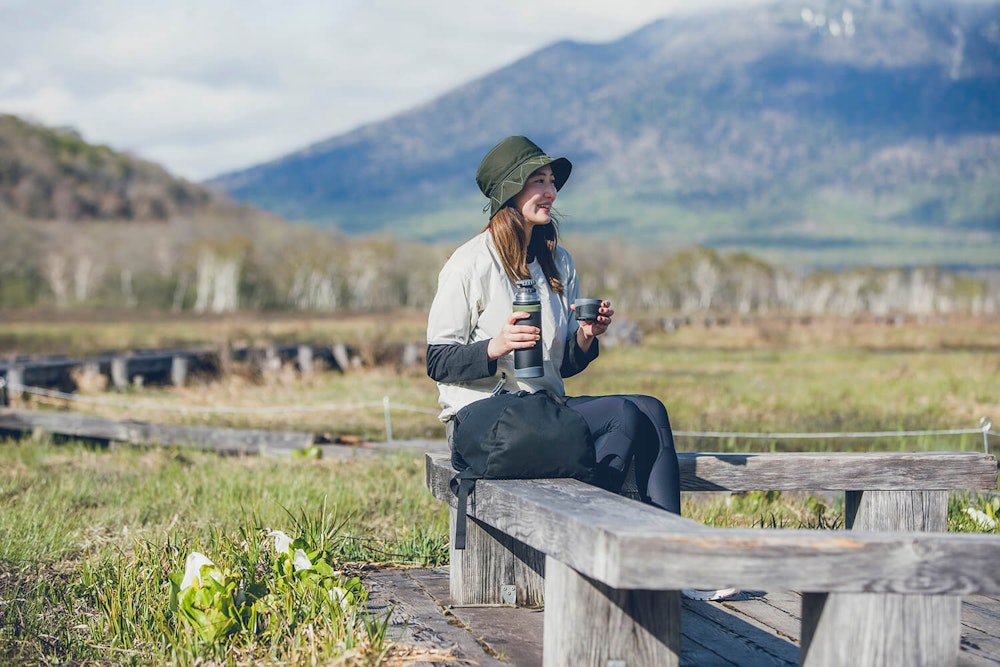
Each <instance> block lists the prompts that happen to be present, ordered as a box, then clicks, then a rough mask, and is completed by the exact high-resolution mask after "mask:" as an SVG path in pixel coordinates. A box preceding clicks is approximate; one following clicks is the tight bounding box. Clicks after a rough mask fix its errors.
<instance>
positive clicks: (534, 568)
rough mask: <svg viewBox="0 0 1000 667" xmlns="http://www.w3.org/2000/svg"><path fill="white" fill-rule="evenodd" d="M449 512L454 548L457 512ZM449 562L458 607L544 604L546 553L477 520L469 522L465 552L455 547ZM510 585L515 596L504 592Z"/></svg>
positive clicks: (532, 605)
mask: <svg viewBox="0 0 1000 667" xmlns="http://www.w3.org/2000/svg"><path fill="white" fill-rule="evenodd" d="M449 512H450V521H449V525H450V531H451V532H450V536H451V544H453V545H454V544H455V523H456V515H457V510H455V509H454V508H450V510H449ZM450 562H451V597H452V599H454V600H455V602H456V603H457V604H466V605H468V604H514V603H516V604H517V605H519V606H524V607H535V606H541V605H542V604H544V596H545V554H543V553H540V552H538V551H536V550H535V549H532V548H531V547H529V546H528V545H526V544H523V543H521V542H518V541H517V540H515V539H514V538H512V537H510V536H509V535H504V534H503V533H501V532H500V531H498V530H496V529H495V528H491V527H490V526H485V525H483V524H481V523H479V522H478V521H477V520H475V519H469V520H468V521H467V522H466V536H465V549H455V548H454V547H452V548H451V561H450ZM508 586H509V587H511V589H510V590H511V591H512V592H513V595H511V593H510V592H507V591H505V590H504V587H508Z"/></svg>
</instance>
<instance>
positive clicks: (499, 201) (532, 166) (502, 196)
mask: <svg viewBox="0 0 1000 667" xmlns="http://www.w3.org/2000/svg"><path fill="white" fill-rule="evenodd" d="M546 165H549V166H551V168H552V175H553V176H554V177H555V181H556V183H555V185H556V191H559V190H562V186H564V185H565V184H566V181H567V180H569V175H570V172H572V171H573V164H572V163H571V162H570V161H569V160H567V159H566V158H564V157H559V158H551V157H549V156H548V155H536V156H535V157H532V158H529V159H528V160H525V161H524V162H522V163H521V164H519V165H518V166H517V167H515V168H514V170H513V171H511V173H510V174H509V175H508V176H507V177H506V178H505V179H504V180H503V182H502V183H501V184H500V187H499V188H498V192H497V196H494V197H491V198H490V217H491V218H492V217H493V216H494V215H496V213H497V211H499V210H500V209H501V208H503V207H504V206H505V205H506V204H507V202H509V201H510V200H511V199H512V198H513V197H514V196H515V195H517V193H518V192H520V191H521V190H522V189H524V184H525V182H527V180H528V177H530V176H531V175H532V174H533V173H534V172H536V171H537V170H539V169H541V168H542V167H544V166H546Z"/></svg>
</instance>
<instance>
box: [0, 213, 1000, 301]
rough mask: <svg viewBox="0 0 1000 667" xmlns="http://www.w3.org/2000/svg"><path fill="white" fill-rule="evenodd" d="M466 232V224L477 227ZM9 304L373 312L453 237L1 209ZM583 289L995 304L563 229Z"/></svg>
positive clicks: (949, 279)
mask: <svg viewBox="0 0 1000 667" xmlns="http://www.w3.org/2000/svg"><path fill="white" fill-rule="evenodd" d="M470 234H471V233H470ZM0 235H2V237H3V252H2V253H0V309H14V308H32V307H56V308H106V309H147V310H162V311H170V312H174V313H181V312H195V313H225V312H232V311H237V310H259V311H317V312H321V311H351V312H375V311H385V310H390V309H394V308H415V309H424V308H427V307H428V306H429V305H430V302H431V299H432V298H433V295H434V291H435V288H436V284H437V274H438V271H439V270H440V268H441V266H442V264H443V263H444V261H445V260H446V258H447V256H448V254H449V253H450V252H451V251H452V250H453V249H454V246H455V244H448V245H447V246H445V245H428V244H420V243H415V242H406V241H401V240H398V239H394V238H392V237H388V236H379V237H371V238H358V237H349V236H346V235H343V234H340V233H337V232H332V231H330V230H328V229H319V228H316V227H312V226H308V225H293V224H290V223H287V222H284V221H280V220H276V219H275V218H272V217H269V216H266V215H263V214H260V213H257V212H254V211H253V210H252V209H249V208H244V209H242V212H241V214H240V215H239V216H237V217H233V216H232V215H231V214H230V215H227V216H225V217H211V215H210V214H206V215H202V216H195V217H190V218H172V219H170V220H165V221H161V222H135V221H131V222H121V221H117V222H115V221H107V222H89V223H86V224H80V223H79V222H76V223H72V222H46V221H39V220H29V219H26V218H19V217H15V216H11V215H7V214H4V213H3V212H2V211H0ZM566 245H567V247H568V248H569V249H570V250H571V252H572V254H573V256H574V259H575V260H576V264H577V270H578V272H579V274H580V276H581V281H582V284H583V288H584V290H585V291H586V292H587V293H589V294H595V295H600V296H602V297H606V298H611V299H613V300H614V301H615V302H616V306H617V307H618V308H619V309H621V310H622V311H623V312H631V313H635V314H640V313H641V314H663V315H667V314H691V313H730V314H766V313H801V314H840V315H855V314H870V315H876V316H890V315H893V314H909V315H930V314H945V313H968V314H996V313H997V312H1000V299H998V295H997V290H996V288H995V286H993V285H991V279H992V280H994V281H995V276H993V277H991V276H988V275H985V274H978V275H971V274H962V273H959V272H954V271H948V270H944V269H940V268H935V267H909V268H850V269H845V270H843V271H832V270H822V271H813V272H797V271H792V270H789V269H787V268H783V267H780V266H774V265H771V264H768V263H766V262H764V261H762V260H760V259H758V258H755V257H753V256H751V255H749V254H745V253H735V254H722V253H719V252H717V251H715V250H712V249H710V248H705V247H691V248H678V249H669V248H663V247H650V246H630V245H626V244H625V243H623V242H620V241H616V240H600V241H599V240H595V239H591V238H580V239H568V240H567V243H566Z"/></svg>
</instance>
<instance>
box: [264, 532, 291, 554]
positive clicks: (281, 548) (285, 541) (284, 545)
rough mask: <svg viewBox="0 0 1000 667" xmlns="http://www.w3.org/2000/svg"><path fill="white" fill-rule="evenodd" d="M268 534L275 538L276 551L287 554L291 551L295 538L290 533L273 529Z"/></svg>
mask: <svg viewBox="0 0 1000 667" xmlns="http://www.w3.org/2000/svg"><path fill="white" fill-rule="evenodd" d="M267 536H268V537H273V538H274V552H275V553H279V554H287V553H290V552H291V549H292V541H293V540H292V538H290V537H289V536H288V535H286V534H285V533H283V532H282V531H280V530H272V531H271V532H270V533H268V534H267Z"/></svg>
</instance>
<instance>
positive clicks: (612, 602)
mask: <svg viewBox="0 0 1000 667" xmlns="http://www.w3.org/2000/svg"><path fill="white" fill-rule="evenodd" d="M545 599H546V600H547V604H546V609H548V610H557V613H552V612H551V611H549V612H548V613H546V618H545V627H544V650H543V653H542V658H543V664H544V665H546V666H548V667H564V666H566V665H662V666H663V667H679V665H680V653H681V632H680V628H681V601H680V593H679V592H677V591H656V590H641V589H640V590H619V589H612V588H609V587H607V586H605V585H604V584H602V583H600V582H599V581H595V580H593V579H590V578H588V577H585V576H583V575H581V574H580V573H578V572H577V571H575V570H573V569H572V568H570V567H567V566H566V565H564V564H562V563H560V562H559V561H558V560H555V559H553V558H551V557H547V558H546V559H545Z"/></svg>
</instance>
